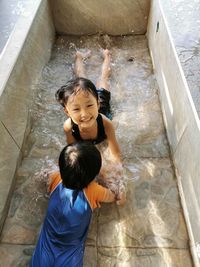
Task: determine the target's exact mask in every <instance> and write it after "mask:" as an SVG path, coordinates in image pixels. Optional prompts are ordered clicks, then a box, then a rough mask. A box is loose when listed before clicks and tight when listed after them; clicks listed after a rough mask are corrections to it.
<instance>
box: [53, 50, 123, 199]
mask: <svg viewBox="0 0 200 267" xmlns="http://www.w3.org/2000/svg"><path fill="white" fill-rule="evenodd" d="M89 56H90V52H88V53H86V54H83V53H81V52H77V53H76V60H75V69H74V72H75V76H76V78H75V79H73V80H70V81H68V82H67V84H66V85H64V86H62V87H61V88H60V89H59V90H58V91H57V92H56V99H57V101H58V102H59V103H60V104H61V105H62V106H63V107H64V111H65V113H66V114H67V116H69V118H68V119H67V120H66V121H65V123H64V131H65V133H66V137H67V143H68V144H71V143H73V142H76V141H85V140H86V141H91V142H92V143H93V144H95V145H96V144H99V143H101V142H102V141H104V140H107V143H108V148H109V150H110V154H111V160H110V162H113V161H114V162H115V166H114V164H113V167H114V168H113V172H114V171H116V170H117V171H116V176H120V175H121V177H122V161H121V152H120V148H119V145H118V143H117V140H116V136H115V130H114V126H113V124H112V121H111V120H110V118H111V114H110V91H109V86H108V85H109V77H110V73H111V68H110V60H111V56H110V51H109V50H108V49H105V50H103V56H104V60H103V64H102V71H101V76H100V78H99V80H98V83H97V88H98V89H96V87H95V85H94V84H93V83H92V82H91V81H90V80H88V79H86V78H85V76H86V75H85V69H84V65H83V61H84V59H85V58H86V57H89ZM112 160H113V161H112ZM111 165H112V164H110V166H111ZM117 172H118V173H117ZM103 173H104V174H103ZM105 173H106V171H105V172H104V171H103V170H102V171H101V174H102V175H101V178H102V179H101V180H102V181H103V185H105V186H106V185H107V182H108V185H109V186H108V187H109V188H110V187H111V186H113V188H112V189H113V191H115V192H116V193H117V191H118V198H119V201H118V204H123V203H124V202H125V188H124V185H123V181H121V180H119V179H120V178H121V177H120V178H116V179H113V177H111V180H110V181H108V180H107V178H106V177H105ZM107 173H108V172H107Z"/></svg>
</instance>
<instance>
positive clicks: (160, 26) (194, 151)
mask: <svg viewBox="0 0 200 267" xmlns="http://www.w3.org/2000/svg"><path fill="white" fill-rule="evenodd" d="M55 2H56V3H55ZM122 2H123V1H120V0H118V1H115V2H114V3H113V1H95V6H94V1H92V0H91V1H89V0H87V1H84V5H81V3H82V1H76V2H75V1H64V0H59V1H51V7H52V10H53V12H52V11H51V8H50V6H49V2H48V1H46V0H43V1H41V0H40V1H39V0H38V1H34V4H32V6H31V7H30V10H29V11H31V12H30V15H29V16H24V17H23V16H22V17H20V18H19V20H18V21H17V23H16V26H15V28H14V31H13V32H12V35H11V37H10V39H9V41H8V42H7V45H6V48H5V49H4V51H3V52H2V54H1V58H0V78H1V81H2V82H1V90H0V93H1V96H0V116H1V126H0V138H1V144H0V153H1V154H0V164H1V165H0V166H1V170H0V172H1V174H0V175H1V180H0V184H1V189H0V216H1V217H0V229H1V228H2V227H3V222H4V219H5V216H6V213H7V209H8V206H9V200H10V197H11V194H12V188H13V185H14V182H15V181H14V173H15V169H16V167H17V164H18V162H19V160H20V157H21V149H22V146H23V142H24V138H25V136H26V131H27V130H28V128H27V126H29V108H30V107H31V102H32V101H33V100H32V98H31V97H32V95H33V93H34V84H35V83H36V81H37V79H38V78H39V73H40V72H41V70H42V68H43V66H44V65H45V63H46V62H47V61H48V60H49V57H50V55H51V48H52V45H53V42H54V37H55V32H57V33H62V34H74V35H80V34H81V35H84V34H96V33H100V34H101V33H106V34H111V35H126V34H145V32H146V28H147V23H148V34H147V37H148V40H149V48H150V53H151V56H152V61H153V64H154V70H155V75H156V78H157V81H158V83H159V87H160V97H161V105H162V109H163V116H164V121H165V126H166V130H167V133H168V139H169V142H170V147H171V153H172V156H173V160H174V165H175V169H176V174H177V178H178V182H179V189H180V195H181V200H182V205H183V208H184V212H185V217H186V221H187V226H188V231H189V233H190V240H191V250H192V254H193V258H194V261H195V264H196V266H199V265H198V264H199V262H198V257H197V250H196V245H198V242H199V241H198V240H200V236H199V235H200V234H199V229H200V225H199V219H198V212H199V195H200V194H199V193H198V188H200V187H199V179H198V177H199V174H200V173H199V168H198V162H199V152H198V147H199V143H200V138H199V137H200V135H199V129H200V126H199V119H198V116H197V113H196V110H195V107H194V105H193V100H192V98H191V95H190V93H189V90H188V88H187V81H186V80H185V78H184V75H183V72H182V69H181V66H180V63H179V60H178V57H177V55H176V51H175V49H174V46H173V42H172V40H171V38H170V32H169V29H168V27H167V24H166V21H165V18H164V14H163V11H162V8H161V7H160V5H159V1H156V0H155V1H152V6H151V12H150V17H149V19H148V13H149V2H150V1H145V0H144V1H140V4H139V3H138V2H134V3H133V2H132V1H128V0H127V1H126V4H124V2H123V4H122ZM94 8H95V12H94ZM111 8H112V9H111ZM110 10H112V14H111V11H110ZM119 11H120V12H119ZM133 14H136V15H135V16H134V15H133ZM102 16H103V17H102ZM53 18H54V21H53ZM100 18H101V19H100ZM124 18H126V19H124ZM54 27H55V29H54ZM22 29H23V31H22ZM174 73H176V75H174ZM188 154H190V156H191V158H190V160H189V161H188V157H187V155H188Z"/></svg>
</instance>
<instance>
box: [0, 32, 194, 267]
mask: <svg viewBox="0 0 200 267" xmlns="http://www.w3.org/2000/svg"><path fill="white" fill-rule="evenodd" d="M102 48H109V49H110V50H111V54H112V62H111V68H112V75H111V81H110V90H111V93H112V103H111V104H112V112H113V122H114V125H115V128H116V135H117V139H118V142H119V144H120V147H121V150H122V154H123V163H124V176H125V177H126V182H127V186H126V189H127V202H126V205H124V206H123V207H119V206H116V204H107V205H102V208H101V210H97V211H95V212H94V216H93V220H92V223H91V226H90V231H89V235H88V239H87V242H86V253H85V259H84V261H85V264H84V266H88V267H90V266H97V267H101V266H105V267H107V266H143V267H147V266H152V267H153V266H159V267H162V266H163V267H164V266H168V267H172V266H177V267H179V266H180V267H190V266H192V263H191V258H190V254H189V250H188V235H187V231H186V227H185V222H184V218H183V213H182V209H181V206H180V202H179V197H178V190H177V184H176V180H175V176H174V171H173V165H172V163H171V160H170V158H169V147H168V142H167V138H166V134H165V129H164V125H163V120H162V113H161V109H160V104H159V97H158V88H157V84H156V81H155V79H154V75H153V73H152V64H151V60H150V56H149V52H148V48H147V41H146V39H145V37H144V36H137V37H132V36H129V37H123V36H121V37H115V38H111V37H109V36H99V35H97V36H91V37H62V36H61V37H58V38H57V40H56V43H55V46H54V49H53V52H52V56H51V59H50V61H49V63H48V64H47V65H46V66H45V68H44V70H43V72H42V76H41V79H40V81H39V83H38V86H37V96H36V99H35V103H34V104H33V106H32V110H31V114H32V125H31V131H30V134H29V136H28V138H27V141H26V146H25V148H24V158H23V161H22V164H21V166H20V168H19V169H18V171H17V183H16V188H15V191H14V194H13V198H12V203H11V208H10V211H9V214H8V217H7V220H6V223H5V227H4V229H3V233H2V237H1V245H0V253H4V255H5V254H6V255H7V257H4V258H5V264H4V265H5V266H13V265H9V264H10V262H15V266H18V265H16V263H19V264H20V262H22V265H20V266H26V264H27V262H28V261H29V259H30V256H31V253H32V250H31V249H33V248H34V244H35V242H36V239H37V236H38V233H39V229H40V226H41V223H42V221H43V217H44V215H45V211H46V207H47V202H48V196H47V195H46V189H47V185H46V180H47V173H48V171H49V170H54V169H56V168H57V160H58V155H59V152H60V150H61V148H62V147H63V146H64V145H65V144H66V140H65V135H64V132H63V122H64V120H65V119H66V116H65V114H64V112H63V110H62V107H61V106H59V104H58V103H57V102H56V100H55V97H54V95H55V92H56V91H57V89H58V88H59V87H60V86H62V85H63V84H65V83H66V81H67V80H69V79H70V78H72V77H73V68H72V65H73V62H74V55H75V52H76V50H79V49H81V50H82V51H87V49H91V52H92V56H91V58H89V59H88V60H87V61H85V67H86V72H87V75H88V78H89V79H91V80H92V81H94V82H95V81H96V80H97V79H98V76H99V74H100V71H101V63H102V56H101V49H102ZM102 146H103V145H102ZM104 148H105V147H104ZM101 149H103V148H101ZM104 153H105V155H106V153H107V151H106V149H105V152H104ZM13 251H14V252H13ZM27 251H28V252H27ZM22 259H23V260H22ZM8 261H9V263H8ZM25 263H26V264H25ZM23 264H24V265H23Z"/></svg>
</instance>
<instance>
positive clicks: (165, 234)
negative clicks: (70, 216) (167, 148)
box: [98, 158, 188, 248]
mask: <svg viewBox="0 0 200 267" xmlns="http://www.w3.org/2000/svg"><path fill="white" fill-rule="evenodd" d="M125 166H126V168H127V170H126V174H127V175H126V178H127V181H128V184H127V188H128V190H127V203H126V204H125V205H124V206H123V207H120V206H119V207H118V206H116V205H115V204H109V205H108V204H106V205H103V206H102V208H101V210H100V213H99V219H98V246H105V247H112V246H113V244H115V245H116V246H121V247H124V246H126V247H169V248H172V247H173V248H177V247H178V248H187V247H188V236H187V230H186V226H185V222H184V219H183V215H182V209H181V206H180V202H179V201H180V200H179V197H178V190H177V185H176V181H175V179H174V173H173V169H172V166H171V162H170V161H169V160H168V159H150V158H149V159H146V160H144V159H140V160H139V161H136V162H134V163H131V162H130V161H129V162H125ZM177 233H179V234H178V235H177Z"/></svg>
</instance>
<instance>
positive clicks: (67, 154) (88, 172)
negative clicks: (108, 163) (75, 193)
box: [59, 142, 101, 190]
mask: <svg viewBox="0 0 200 267" xmlns="http://www.w3.org/2000/svg"><path fill="white" fill-rule="evenodd" d="M59 168H60V174H61V178H62V182H63V185H64V186H65V187H67V188H70V189H77V190H82V189H83V188H84V187H87V186H88V184H89V183H90V182H91V181H92V180H94V178H95V177H96V175H97V174H98V173H99V171H100V168H101V154H100V152H99V151H98V149H97V148H96V147H95V146H94V145H93V144H91V143H89V142H80V143H74V144H71V145H67V146H65V147H64V149H63V150H62V151H61V153H60V157H59Z"/></svg>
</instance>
